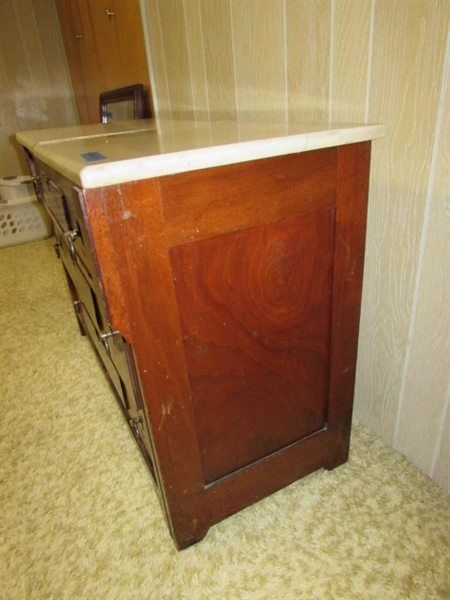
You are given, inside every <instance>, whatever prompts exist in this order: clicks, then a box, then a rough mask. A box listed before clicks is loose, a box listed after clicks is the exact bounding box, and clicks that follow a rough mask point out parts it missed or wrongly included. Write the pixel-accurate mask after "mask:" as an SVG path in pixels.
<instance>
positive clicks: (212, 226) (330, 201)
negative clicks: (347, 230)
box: [160, 148, 337, 246]
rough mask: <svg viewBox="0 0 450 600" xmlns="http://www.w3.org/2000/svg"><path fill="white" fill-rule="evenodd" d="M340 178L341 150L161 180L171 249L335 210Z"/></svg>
mask: <svg viewBox="0 0 450 600" xmlns="http://www.w3.org/2000/svg"><path fill="white" fill-rule="evenodd" d="M336 177H337V175H336V148H329V149H325V150H316V151H312V152H304V153H300V154H292V155H288V156H280V157H275V158H271V159H266V160H259V161H250V162H246V163H240V164H237V165H227V166H224V167H219V168H216V169H205V170H203V171H195V172H193V173H183V174H180V175H177V176H172V177H162V178H161V179H160V189H161V197H162V199H163V212H164V217H165V220H166V225H165V231H166V240H167V244H168V245H169V246H176V245H179V244H182V243H184V242H188V241H189V242H190V241H193V240H196V239H202V238H204V237H210V236H212V235H217V234H220V233H224V232H227V231H238V230H239V229H245V228H247V227H254V226H257V225H262V224H264V223H273V222H275V221H279V220H281V219H287V218H289V217H292V216H296V215H300V214H305V213H307V212H313V211H317V210H321V209H326V208H332V207H333V206H334V202H335V197H334V192H335V187H336Z"/></svg>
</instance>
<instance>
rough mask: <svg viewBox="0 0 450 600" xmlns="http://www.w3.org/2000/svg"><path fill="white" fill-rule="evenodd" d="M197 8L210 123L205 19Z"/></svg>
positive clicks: (208, 111)
mask: <svg viewBox="0 0 450 600" xmlns="http://www.w3.org/2000/svg"><path fill="white" fill-rule="evenodd" d="M197 8H198V18H199V19H200V39H201V47H202V56H203V73H204V76H205V93H206V111H207V113H208V121H211V108H210V106H209V86H208V73H207V71H206V57H205V43H204V38H203V17H202V11H201V10H200V4H197Z"/></svg>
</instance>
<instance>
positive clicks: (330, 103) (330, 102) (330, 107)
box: [328, 0, 335, 123]
mask: <svg viewBox="0 0 450 600" xmlns="http://www.w3.org/2000/svg"><path fill="white" fill-rule="evenodd" d="M334 19H335V0H331V18H330V69H329V81H328V121H329V122H330V123H331V122H332V121H333V71H334Z"/></svg>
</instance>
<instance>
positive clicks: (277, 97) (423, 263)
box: [141, 0, 450, 491]
mask: <svg viewBox="0 0 450 600" xmlns="http://www.w3.org/2000/svg"><path fill="white" fill-rule="evenodd" d="M141 6H142V9H143V18H144V29H145V30H146V33H147V36H148V46H149V50H150V52H149V55H150V62H151V71H152V76H153V90H154V98H155V104H156V110H157V113H158V114H159V116H161V117H174V118H180V117H183V118H189V119H218V118H226V119H237V120H248V119H253V120H254V119H272V120H277V121H285V120H291V121H324V120H325V121H327V120H332V121H340V122H381V123H385V124H386V125H387V136H386V138H384V139H383V140H380V141H376V142H375V143H374V145H373V160H372V174H371V192H370V209H369V223H368V237H367V257H366V274H365V283H364V294H363V306H362V321H361V331H360V349H359V357H358V373H357V382H356V397H355V414H356V416H357V417H358V418H360V419H361V420H362V421H363V422H364V423H366V424H367V425H368V426H369V427H370V428H371V429H372V430H373V431H375V432H377V433H378V434H380V435H381V436H382V437H383V438H384V439H385V441H386V442H387V443H388V444H390V445H391V446H393V447H394V448H396V449H398V450H399V451H401V452H403V453H404V454H406V456H408V458H410V459H411V460H412V462H414V463H415V464H416V465H417V466H419V467H420V468H421V469H422V470H423V471H424V472H425V473H427V474H429V475H430V476H431V477H432V478H433V479H434V480H435V481H437V482H438V483H439V484H440V485H441V486H442V487H444V488H445V489H447V490H448V491H450V476H449V452H450V432H449V430H450V428H449V399H450V386H449V378H450V348H449V339H450V315H449V312H450V311H449V306H450V189H449V187H450V184H449V172H450V159H449V140H450V130H449V95H448V79H449V53H450V50H449V19H450V2H449V1H448V0H401V1H399V0H313V1H312V0H311V1H309V0H170V1H167V0H141Z"/></svg>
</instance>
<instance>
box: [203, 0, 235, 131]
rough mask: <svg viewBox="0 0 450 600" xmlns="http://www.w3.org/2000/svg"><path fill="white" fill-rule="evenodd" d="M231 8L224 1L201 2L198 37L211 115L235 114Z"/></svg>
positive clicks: (226, 115) (213, 116) (227, 116)
mask: <svg viewBox="0 0 450 600" xmlns="http://www.w3.org/2000/svg"><path fill="white" fill-rule="evenodd" d="M230 11H231V8H230V3H229V2H228V1H226V2H223V0H220V1H219V2H201V3H200V12H201V20H202V37H203V45H204V54H205V63H206V81H207V85H208V101H209V110H210V114H211V118H212V119H233V120H235V119H236V117H237V107H236V89H235V86H236V74H235V66H234V54H233V30H232V24H231V14H230Z"/></svg>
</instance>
